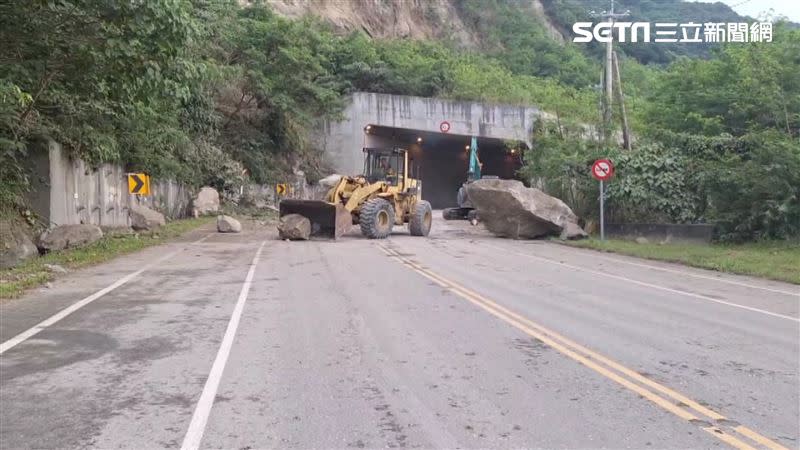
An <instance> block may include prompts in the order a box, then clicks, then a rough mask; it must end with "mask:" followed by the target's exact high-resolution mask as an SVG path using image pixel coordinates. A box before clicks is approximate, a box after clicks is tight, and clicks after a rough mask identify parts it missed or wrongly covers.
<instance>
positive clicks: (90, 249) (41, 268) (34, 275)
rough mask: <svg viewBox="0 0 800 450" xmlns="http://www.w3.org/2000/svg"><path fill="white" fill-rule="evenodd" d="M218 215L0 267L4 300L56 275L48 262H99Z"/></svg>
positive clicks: (74, 266)
mask: <svg viewBox="0 0 800 450" xmlns="http://www.w3.org/2000/svg"><path fill="white" fill-rule="evenodd" d="M215 219H216V218H215V217H201V218H198V219H185V220H176V221H174V222H169V223H168V224H166V225H165V226H163V227H161V228H160V229H159V230H158V231H157V232H155V233H147V234H139V235H135V234H123V235H119V234H117V235H106V236H103V238H102V239H100V240H99V241H97V242H94V243H92V244H89V245H87V246H85V247H80V248H73V249H69V250H62V251H58V252H51V253H48V254H46V255H44V256H42V257H39V258H32V259H29V260H28V261H26V262H25V263H23V264H22V265H20V266H17V267H14V268H11V269H5V270H0V299H7V298H14V297H18V296H19V295H21V294H22V293H23V292H25V290H27V289H31V288H34V287H36V286H40V285H42V284H44V283H46V282H48V281H50V280H52V279H54V278H55V276H56V275H57V274H54V273H52V272H51V271H49V270H48V269H47V268H46V267H45V264H57V265H59V266H61V267H64V268H65V269H78V268H81V267H86V266H90V265H93V264H99V263H101V262H104V261H108V260H109V259H112V258H115V257H117V256H120V255H125V254H127V253H131V252H135V251H137V250H141V249H143V248H146V247H151V246H153V245H158V244H161V243H163V242H165V241H167V240H169V239H172V238H175V237H177V236H180V235H181V234H183V233H186V232H187V231H190V230H193V229H195V228H197V227H199V226H201V225H205V224H207V223H211V222H213V221H214V220H215Z"/></svg>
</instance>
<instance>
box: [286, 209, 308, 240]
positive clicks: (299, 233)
mask: <svg viewBox="0 0 800 450" xmlns="http://www.w3.org/2000/svg"><path fill="white" fill-rule="evenodd" d="M278 234H279V235H280V238H281V239H291V240H308V238H309V237H310V236H311V221H309V220H308V218H307V217H305V216H301V215H300V214H287V215H285V216H283V217H281V221H280V222H279V223H278Z"/></svg>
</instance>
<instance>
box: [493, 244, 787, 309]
mask: <svg viewBox="0 0 800 450" xmlns="http://www.w3.org/2000/svg"><path fill="white" fill-rule="evenodd" d="M483 245H486V246H488V247H492V248H496V249H498V250H502V251H510V252H512V253H516V254H518V255H522V256H527V257H528V258H533V259H538V260H540V261H544V262H547V263H550V264H554V265H557V266H563V267H569V268H570V269H575V270H580V271H582V272H587V273H591V274H594V275H600V276H602V277H605V278H614V279H616V280H621V281H627V282H629V283H633V284H638V285H640V286H645V287H649V288H652V289H658V290H662V291H666V292H672V293H674V294H680V295H686V296H689V297H694V298H698V299H701V300H707V301H710V302H714V303H720V304H723V305H728V306H732V307H734V308H741V309H746V310H748V311H753V312H757V313H761V314H766V315H768V316H773V317H778V318H781V319H787V320H791V321H794V322H800V318H797V317H792V316H786V315H784V314H778V313H774V312H771V311H765V310H763V309H758V308H753V307H751V306H745V305H740V304H738V303H731V302H726V301H724V300H718V299H716V298H711V297H707V296H705V295H700V294H695V293H692V292H686V291H680V290H678V289H672V288H668V287H664V286H659V285H657V284H650V283H645V282H644V281H638V280H634V279H631V278H627V277H623V276H619V275H612V274H610V273H607V272H601V271H598V270H592V269H586V268H584V267H579V266H574V265H572V264H567V263H562V262H559V261H553V260H551V259H547V258H542V257H541V256H535V255H530V254H527V253H522V252H518V251H514V250H511V249H505V248H502V247H497V246H495V245H491V244H486V243H484V244H483Z"/></svg>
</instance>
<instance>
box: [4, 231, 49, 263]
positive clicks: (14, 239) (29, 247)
mask: <svg viewBox="0 0 800 450" xmlns="http://www.w3.org/2000/svg"><path fill="white" fill-rule="evenodd" d="M38 255H39V251H38V250H37V249H36V245H35V244H34V243H33V241H32V240H31V238H30V237H28V235H27V234H25V232H24V231H23V229H22V227H19V226H16V225H15V224H13V223H12V222H8V221H0V269H8V268H11V267H14V266H17V265H19V264H21V263H22V262H23V261H25V260H26V259H28V258H33V257H34V256H38Z"/></svg>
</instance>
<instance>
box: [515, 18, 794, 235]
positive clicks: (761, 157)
mask: <svg viewBox="0 0 800 450" xmlns="http://www.w3.org/2000/svg"><path fill="white" fill-rule="evenodd" d="M631 66H632V67H633V69H634V73H636V71H638V74H639V77H638V78H634V82H633V83H632V84H633V86H634V88H633V90H632V91H633V95H631V97H632V98H633V101H632V102H631V103H632V104H633V105H635V106H638V108H636V109H633V112H632V114H633V120H632V123H633V124H634V131H636V130H640V131H639V132H638V140H637V143H636V145H635V146H634V149H633V151H632V152H626V151H623V150H621V149H620V148H619V147H618V146H616V145H615V144H613V143H603V142H591V141H586V140H585V139H583V138H582V137H580V136H578V135H576V133H574V132H570V131H569V130H566V129H564V128H563V127H561V126H559V125H558V124H555V123H551V124H543V125H542V127H541V128H540V129H539V130H538V131H537V136H536V139H535V142H536V148H535V149H534V150H535V151H534V155H533V156H532V157H530V158H528V160H527V164H526V166H525V167H524V168H523V169H522V171H521V174H522V175H523V176H524V177H525V178H526V179H534V180H540V182H541V184H542V185H543V186H544V187H545V190H547V191H548V192H550V193H553V194H554V195H556V196H559V197H561V198H563V199H564V200H565V201H567V203H569V204H570V205H571V206H573V207H574V208H575V209H576V212H577V213H578V214H579V215H581V216H584V217H597V209H596V208H597V206H596V205H597V201H596V198H597V182H596V181H594V180H593V179H592V178H591V177H590V175H589V167H590V165H591V163H592V161H593V160H594V159H596V158H598V157H600V156H604V157H610V158H611V159H612V160H613V161H614V162H615V165H616V167H617V171H616V176H615V178H614V180H612V181H611V182H610V183H608V203H607V204H608V211H609V214H608V217H609V220H611V221H630V222H649V221H653V222H661V221H666V222H678V223H701V222H713V223H716V224H717V225H718V235H717V238H718V239H720V240H724V241H745V240H759V239H785V238H790V237H795V236H798V235H800V144H798V136H800V80H798V78H797V77H796V76H795V75H796V74H797V73H800V30H793V29H790V28H789V27H787V26H783V25H780V24H779V25H778V26H776V30H775V39H774V42H771V43H760V44H729V45H725V46H723V47H721V48H720V50H719V51H718V52H716V53H715V55H714V57H713V58H711V59H709V60H698V59H692V60H689V59H679V60H677V61H676V62H675V63H673V64H672V65H670V66H669V67H667V68H666V69H665V70H660V71H655V70H653V69H644V70H642V68H641V67H637V65H636V64H632V65H631ZM648 72H649V73H648ZM793 74H794V75H793ZM642 82H645V83H647V84H646V85H644V84H640V83H642Z"/></svg>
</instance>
